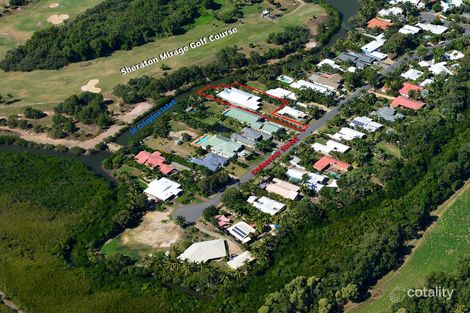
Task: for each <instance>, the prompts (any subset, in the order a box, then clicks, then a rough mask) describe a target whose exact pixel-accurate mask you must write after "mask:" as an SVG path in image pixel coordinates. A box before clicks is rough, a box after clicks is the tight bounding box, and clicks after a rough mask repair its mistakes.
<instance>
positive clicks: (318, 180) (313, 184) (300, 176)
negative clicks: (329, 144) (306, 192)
mask: <svg viewBox="0 0 470 313" xmlns="http://www.w3.org/2000/svg"><path fill="white" fill-rule="evenodd" d="M286 175H287V176H288V177H289V178H290V179H293V180H295V181H299V182H300V181H302V180H304V177H305V175H307V179H308V180H307V181H306V184H307V186H308V187H309V188H310V189H313V190H315V191H320V190H321V189H322V188H323V187H325V184H326V182H327V181H328V177H327V176H325V175H321V174H316V173H311V172H308V171H306V170H304V169H301V168H290V169H288V170H287V173H286Z"/></svg>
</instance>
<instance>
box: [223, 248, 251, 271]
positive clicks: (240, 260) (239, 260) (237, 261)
mask: <svg viewBox="0 0 470 313" xmlns="http://www.w3.org/2000/svg"><path fill="white" fill-rule="evenodd" d="M254 259H255V258H254V257H252V256H251V254H250V251H245V252H243V253H242V254H240V255H237V256H236V257H234V258H233V259H231V260H230V261H228V262H227V265H228V266H230V268H232V269H234V270H236V269H238V268H240V267H242V266H243V265H245V264H248V263H250V262H251V261H253V260H254Z"/></svg>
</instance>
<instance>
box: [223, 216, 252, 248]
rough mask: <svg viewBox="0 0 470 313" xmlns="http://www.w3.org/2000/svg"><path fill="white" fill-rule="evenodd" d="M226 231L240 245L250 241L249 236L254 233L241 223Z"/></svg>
mask: <svg viewBox="0 0 470 313" xmlns="http://www.w3.org/2000/svg"><path fill="white" fill-rule="evenodd" d="M227 230H228V232H229V233H230V234H231V235H232V236H233V237H235V238H237V239H238V240H240V241H241V242H242V243H247V242H249V241H251V237H249V235H250V234H251V233H254V232H255V231H256V230H255V229H254V228H253V227H251V226H250V225H248V224H247V223H245V222H243V221H241V222H238V223H236V224H235V225H232V226H230V227H229V228H227Z"/></svg>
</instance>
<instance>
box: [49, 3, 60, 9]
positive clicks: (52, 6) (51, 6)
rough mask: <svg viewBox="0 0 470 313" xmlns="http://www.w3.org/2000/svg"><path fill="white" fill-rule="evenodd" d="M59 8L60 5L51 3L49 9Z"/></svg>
mask: <svg viewBox="0 0 470 313" xmlns="http://www.w3.org/2000/svg"><path fill="white" fill-rule="evenodd" d="M58 6H59V4H58V3H51V4H49V7H50V8H51V9H54V8H57V7H58Z"/></svg>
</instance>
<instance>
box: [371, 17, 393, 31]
mask: <svg viewBox="0 0 470 313" xmlns="http://www.w3.org/2000/svg"><path fill="white" fill-rule="evenodd" d="M392 25H393V23H392V22H391V21H390V20H386V19H383V18H379V17H374V18H373V19H371V20H370V21H369V22H367V28H370V29H374V28H376V27H378V28H381V29H383V30H386V29H387V28H389V27H390V26H392Z"/></svg>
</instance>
